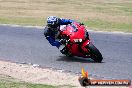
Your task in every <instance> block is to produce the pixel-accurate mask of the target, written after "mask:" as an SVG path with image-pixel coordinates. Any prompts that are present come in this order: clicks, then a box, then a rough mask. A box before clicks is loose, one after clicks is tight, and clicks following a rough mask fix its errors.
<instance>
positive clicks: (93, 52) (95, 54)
mask: <svg viewBox="0 0 132 88" xmlns="http://www.w3.org/2000/svg"><path fill="white" fill-rule="evenodd" d="M88 49H89V51H90V57H91V59H93V60H94V61H95V62H98V63H101V62H102V60H103V57H102V54H101V53H100V51H99V50H98V49H97V48H96V47H95V46H94V45H93V44H92V43H90V44H89V45H88Z"/></svg>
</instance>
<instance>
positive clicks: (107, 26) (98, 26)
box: [84, 19, 132, 32]
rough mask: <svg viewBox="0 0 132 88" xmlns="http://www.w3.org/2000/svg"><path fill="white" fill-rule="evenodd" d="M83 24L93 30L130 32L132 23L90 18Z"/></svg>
mask: <svg viewBox="0 0 132 88" xmlns="http://www.w3.org/2000/svg"><path fill="white" fill-rule="evenodd" d="M84 23H85V25H87V26H88V27H90V28H91V29H95V30H103V31H114V30H115V31H124V32H132V23H127V24H126V23H116V22H108V21H105V20H99V19H92V20H91V21H84Z"/></svg>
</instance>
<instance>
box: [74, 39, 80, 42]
mask: <svg viewBox="0 0 132 88" xmlns="http://www.w3.org/2000/svg"><path fill="white" fill-rule="evenodd" d="M73 40H74V42H76V43H77V42H82V39H73Z"/></svg>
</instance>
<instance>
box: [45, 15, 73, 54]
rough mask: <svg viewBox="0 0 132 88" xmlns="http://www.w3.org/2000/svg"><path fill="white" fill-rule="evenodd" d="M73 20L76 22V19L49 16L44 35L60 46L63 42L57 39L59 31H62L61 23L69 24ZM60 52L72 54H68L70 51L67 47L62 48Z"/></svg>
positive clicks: (53, 43) (53, 44)
mask: <svg viewBox="0 0 132 88" xmlns="http://www.w3.org/2000/svg"><path fill="white" fill-rule="evenodd" d="M72 22H74V20H71V19H63V18H58V17H56V16H49V17H48V18H47V25H46V27H45V29H44V35H45V37H46V39H47V40H48V41H49V43H50V44H51V45H52V46H56V47H57V48H59V47H60V45H61V42H59V41H57V39H59V33H60V31H61V30H60V25H68V24H71V23H72ZM60 52H61V53H62V54H65V55H67V56H70V55H68V54H69V52H68V49H67V48H66V47H64V48H63V49H62V50H60Z"/></svg>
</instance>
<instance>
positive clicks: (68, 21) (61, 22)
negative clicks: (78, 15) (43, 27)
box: [59, 18, 74, 25]
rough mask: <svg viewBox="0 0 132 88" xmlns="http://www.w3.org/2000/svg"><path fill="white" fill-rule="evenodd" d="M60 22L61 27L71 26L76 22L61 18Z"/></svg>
mask: <svg viewBox="0 0 132 88" xmlns="http://www.w3.org/2000/svg"><path fill="white" fill-rule="evenodd" d="M59 22H60V25H68V24H71V23H72V22H74V20H71V19H62V18H60V19H59Z"/></svg>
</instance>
